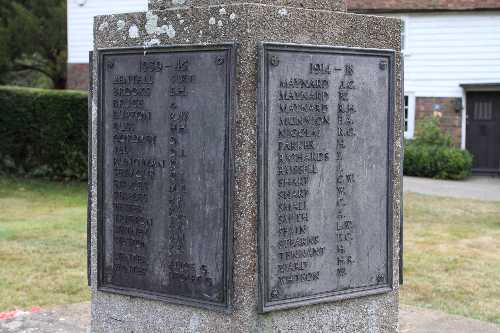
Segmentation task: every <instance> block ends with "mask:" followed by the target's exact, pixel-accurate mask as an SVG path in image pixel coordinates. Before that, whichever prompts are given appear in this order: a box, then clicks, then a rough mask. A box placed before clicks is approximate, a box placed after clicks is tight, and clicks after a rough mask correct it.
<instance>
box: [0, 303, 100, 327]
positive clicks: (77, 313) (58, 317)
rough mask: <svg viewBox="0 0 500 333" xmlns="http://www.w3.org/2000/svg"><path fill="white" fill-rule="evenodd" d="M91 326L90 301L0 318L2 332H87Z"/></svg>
mask: <svg viewBox="0 0 500 333" xmlns="http://www.w3.org/2000/svg"><path fill="white" fill-rule="evenodd" d="M89 327H90V303H79V304H71V305H60V306H57V307H53V308H50V309H47V310H42V311H40V312H36V313H30V314H22V315H20V316H17V317H15V318H12V319H7V320H0V333H87V332H90V329H89Z"/></svg>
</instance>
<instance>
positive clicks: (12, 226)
mask: <svg viewBox="0 0 500 333" xmlns="http://www.w3.org/2000/svg"><path fill="white" fill-rule="evenodd" d="M86 203H87V202H86V186H85V184H82V183H73V184H59V183H53V182H43V181H32V180H15V179H11V178H0V267H1V269H0V311H3V310H12V309H16V308H21V309H25V308H29V307H31V306H46V305H54V304H63V303H75V302H81V301H84V300H88V299H89V291H88V288H87V281H86V266H85V265H86V241H85V239H86V231H85V228H86V222H85V221H86Z"/></svg>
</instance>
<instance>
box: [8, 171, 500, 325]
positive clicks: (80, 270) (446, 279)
mask: <svg viewBox="0 0 500 333" xmlns="http://www.w3.org/2000/svg"><path fill="white" fill-rule="evenodd" d="M86 200H87V194H86V184H82V183H73V184H59V183H54V182H43V181H34V180H14V179H11V178H2V177H0V311H3V310H12V309H15V308H29V307H31V306H46V305H53V304H63V303H75V302H81V301H85V300H88V299H89V290H88V288H87V280H86V249H85V248H86V241H85V238H86V231H85V228H86V222H85V221H86ZM404 213H405V284H404V286H403V288H402V293H401V294H402V302H403V303H406V304H413V305H417V306H423V307H428V308H433V309H438V310H443V311H446V312H449V313H454V314H459V315H463V316H467V317H473V318H477V319H481V320H487V321H491V322H496V323H500V202H498V203H493V202H481V201H474V200H460V199H449V198H440V197H432V196H425V195H417V194H405V212H404Z"/></svg>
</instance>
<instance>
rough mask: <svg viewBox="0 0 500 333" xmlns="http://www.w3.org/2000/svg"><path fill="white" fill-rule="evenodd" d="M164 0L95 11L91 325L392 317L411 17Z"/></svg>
mask: <svg viewBox="0 0 500 333" xmlns="http://www.w3.org/2000/svg"><path fill="white" fill-rule="evenodd" d="M345 8H346V6H345V3H344V1H342V0H311V1H299V0H275V1H270V0H256V1H245V2H243V1H242V2H240V1H236V0H226V1H224V0H191V1H189V0H150V2H149V11H148V12H146V13H129V14H120V15H109V16H99V17H96V18H95V22H94V41H95V42H94V43H95V45H94V51H93V57H92V66H91V67H92V69H91V71H92V74H91V77H92V85H91V86H92V87H91V97H90V98H91V100H92V103H90V104H91V111H90V118H91V135H90V136H89V137H90V147H91V152H92V153H91V171H92V172H91V177H90V179H91V180H90V182H89V186H90V193H91V209H90V220H89V225H90V229H89V230H90V238H89V256H90V261H89V273H90V285H91V290H92V328H91V332H99V333H100V332H103V333H109V332H120V333H121V332H127V333H128V332H130V333H131V332H134V333H139V332H148V333H149V332H231V333H233V332H256V333H257V332H380V333H385V332H397V331H398V326H399V325H398V305H399V304H398V303H399V301H398V300H399V264H400V263H399V254H400V251H399V241H400V219H401V214H400V212H401V206H402V197H401V187H402V182H401V177H402V174H401V157H402V148H401V147H402V128H401V124H402V119H401V117H402V115H401V82H402V81H401V78H402V74H401V70H402V69H401V54H400V52H399V50H400V29H401V26H400V21H399V20H397V19H394V18H387V17H377V16H366V15H355V14H350V13H346V12H345Z"/></svg>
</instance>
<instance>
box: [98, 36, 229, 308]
mask: <svg viewBox="0 0 500 333" xmlns="http://www.w3.org/2000/svg"><path fill="white" fill-rule="evenodd" d="M234 53H235V51H234V46H233V45H232V44H228V45H226V44H224V45H207V46H172V47H166V48H154V49H148V50H146V51H145V50H144V49H114V50H113V49H112V50H100V51H99V53H98V56H99V103H100V104H99V119H98V122H99V133H98V134H99V145H98V148H99V151H98V163H99V165H98V168H99V169H98V170H99V172H98V177H99V178H98V184H99V189H98V191H99V192H98V288H99V290H101V291H108V292H115V293H121V294H125V295H131V296H138V297H146V298H153V299H158V300H163V301H167V302H173V303H179V304H187V305H192V306H200V307H207V308H211V309H216V310H217V309H219V310H225V311H228V310H230V307H231V275H232V269H231V263H232V257H231V255H232V254H231V250H232V238H233V237H232V227H231V189H232V169H233V168H232V143H231V140H232V135H231V128H232V125H231V124H232V111H231V108H232V98H231V96H232V89H233V88H232V83H233V76H234V59H235V54H234Z"/></svg>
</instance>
